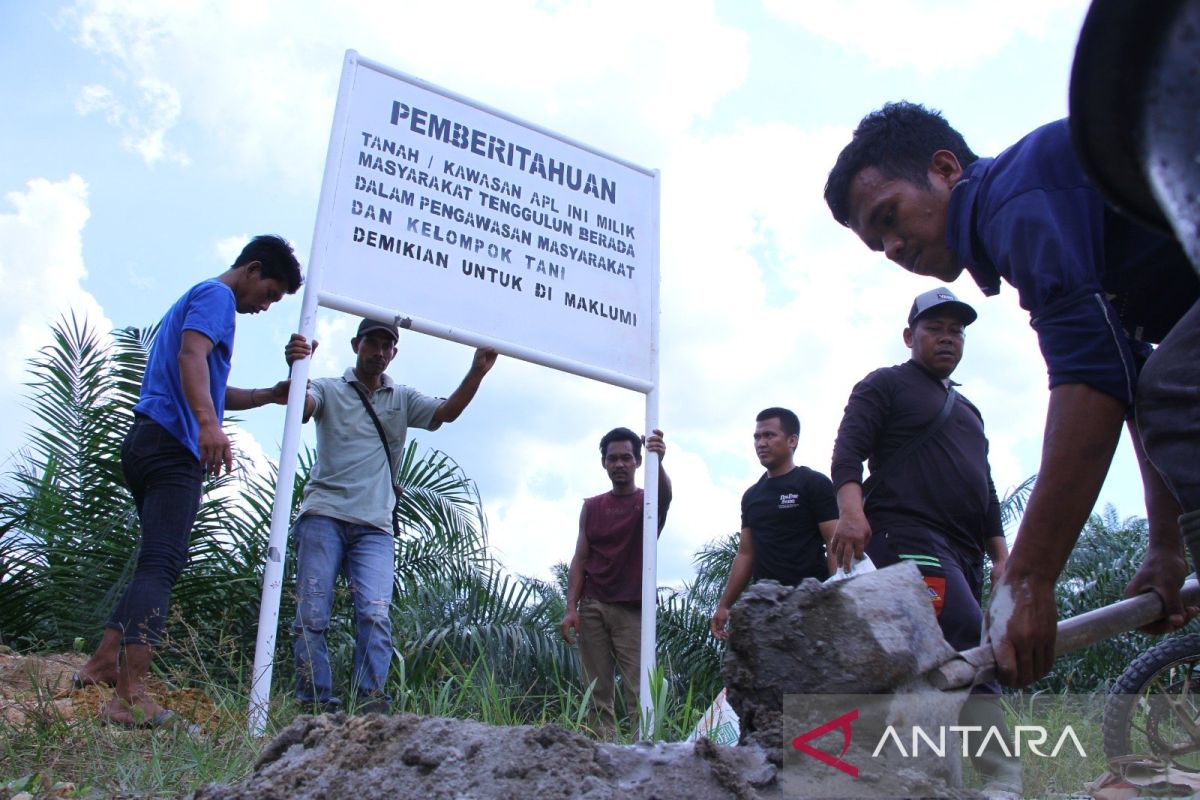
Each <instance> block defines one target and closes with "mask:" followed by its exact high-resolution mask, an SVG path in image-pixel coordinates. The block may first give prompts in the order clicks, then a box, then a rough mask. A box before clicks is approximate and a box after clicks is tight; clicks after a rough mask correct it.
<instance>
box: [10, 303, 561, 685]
mask: <svg viewBox="0 0 1200 800" xmlns="http://www.w3.org/2000/svg"><path fill="white" fill-rule="evenodd" d="M154 333H155V330H154V329H153V328H149V329H134V328H125V329H120V330H117V331H114V332H113V333H112V334H111V336H103V335H101V334H99V333H98V332H97V331H96V330H95V329H93V328H91V327H90V326H89V325H87V324H86V322H81V321H80V320H78V319H76V318H75V317H74V316H72V317H70V318H64V319H62V320H60V321H59V322H58V323H56V324H55V325H53V326H52V343H51V344H49V345H47V346H46V347H44V348H43V349H42V350H41V351H40V352H39V353H38V355H37V356H35V357H34V358H32V359H31V360H30V362H29V372H30V380H29V381H28V384H27V385H28V389H29V394H28V402H29V405H30V408H31V409H32V411H33V414H34V418H35V423H34V425H33V427H32V428H31V430H30V431H29V433H28V436H27V445H26V447H25V448H23V450H22V451H21V452H19V453H18V454H16V455H15V456H14V458H13V459H12V462H11V463H14V464H15V465H16V466H15V467H12V468H11V469H10V470H9V472H8V474H7V475H6V476H5V478H4V479H3V481H2V482H0V593H2V594H3V598H4V602H3V603H0V642H3V643H6V644H10V645H14V646H17V647H23V648H28V647H39V648H50V649H64V648H68V647H70V646H71V645H72V643H73V642H74V641H75V639H76V638H77V637H79V638H83V639H85V640H87V639H92V638H93V637H95V636H97V635H98V634H99V632H100V630H101V626H102V625H103V623H104V620H105V619H106V618H107V616H108V614H109V612H110V611H111V609H112V607H113V606H114V605H115V604H116V602H117V600H118V599H119V596H120V592H121V591H122V590H123V588H124V585H125V583H126V582H127V580H128V579H129V577H130V575H131V573H132V570H133V566H134V563H135V559H136V548H137V539H138V519H137V513H136V509H135V507H134V504H133V499H132V497H131V496H130V494H129V492H128V490H127V489H126V487H125V484H124V481H123V479H122V476H121V474H120V457H119V453H120V444H121V440H122V438H123V436H124V433H125V431H126V429H127V428H128V425H129V423H130V419H131V411H130V409H131V408H132V407H133V405H134V403H135V402H136V399H137V396H138V391H139V387H140V385H141V378H142V374H143V372H144V370H145V365H146V357H147V354H148V351H149V347H150V344H151V343H152V341H153V337H154ZM231 421H232V420H231ZM234 444H235V448H236V439H235V442H234ZM312 462H313V454H312V453H311V452H305V453H304V454H303V455H302V457H301V464H300V469H299V470H298V473H297V478H296V486H295V489H296V492H295V494H294V497H295V498H297V499H298V498H299V497H300V490H301V489H302V488H303V485H304V482H305V480H307V476H308V474H309V469H310V467H311V465H312ZM239 463H246V462H245V461H244V460H241V459H239ZM275 477H276V476H275V472H274V469H273V467H270V466H268V467H267V468H266V469H265V471H255V470H252V469H246V468H239V469H237V470H235V472H234V473H232V474H230V475H225V476H222V477H220V478H218V479H216V480H213V481H210V482H209V483H208V485H207V486H206V487H205V489H206V491H205V497H204V501H203V502H202V504H201V508H200V511H199V513H198V515H197V518H196V523H195V526H194V529H193V534H192V541H191V547H190V552H189V559H190V560H189V566H188V569H187V570H185V571H184V574H183V576H182V577H181V579H180V581H179V583H178V584H177V585H176V587H175V591H174V594H173V601H174V611H175V613H176V614H177V616H178V617H179V618H181V619H182V620H184V621H186V623H187V625H186V628H187V630H188V631H189V639H190V641H189V643H188V653H189V656H190V657H192V658H195V657H199V658H200V659H202V660H204V661H205V667H206V670H207V671H208V672H209V673H210V674H211V673H212V672H213V671H214V669H213V668H214V667H215V666H218V665H221V664H229V665H230V669H231V670H236V669H238V665H239V664H245V663H249V661H250V660H251V649H252V648H253V645H254V641H255V635H254V634H255V631H254V628H255V625H256V624H257V613H258V602H259V596H260V586H261V576H262V564H263V563H264V556H265V552H264V550H265V547H266V540H267V535H266V534H267V530H268V528H269V524H270V515H271V505H272V500H273V497H274V491H275V482H276V481H275ZM401 483H402V485H403V486H404V487H405V491H404V496H403V502H402V511H403V518H404V526H403V531H402V535H401V536H400V537H399V539H398V542H397V548H396V553H397V588H398V591H397V593H396V601H395V604H394V607H393V617H394V622H395V629H396V630H397V631H398V636H397V642H398V650H399V652H400V655H401V656H402V657H404V658H405V659H406V663H407V662H409V661H411V662H412V664H413V666H415V667H417V668H418V671H419V669H420V668H421V667H423V666H427V665H433V664H440V663H447V662H450V661H455V662H457V663H472V662H473V661H475V660H476V659H479V658H481V657H482V658H483V659H484V660H485V661H486V662H487V665H488V666H489V667H490V668H492V670H493V672H494V674H497V675H499V676H501V677H506V676H507V677H510V678H511V679H512V680H513V681H516V682H518V683H519V685H521V686H527V685H528V680H529V676H530V675H531V674H534V673H536V672H537V671H539V670H549V671H551V672H552V671H554V670H559V671H566V672H568V673H569V672H570V671H571V663H570V654H569V652H568V651H567V650H566V648H565V647H564V646H563V645H561V644H560V643H559V642H558V640H557V637H556V636H554V635H553V632H552V630H551V629H550V628H548V626H547V625H546V619H547V615H548V613H553V612H552V611H550V612H548V610H547V609H549V608H552V607H553V603H552V602H550V601H548V599H547V598H546V596H545V594H544V592H542V591H541V587H540V586H539V585H538V584H537V583H536V582H528V581H523V580H521V579H517V578H514V577H511V576H508V575H505V574H504V572H503V569H502V568H501V566H500V565H499V564H498V563H497V562H496V561H495V560H494V559H493V558H491V556H490V555H489V553H488V550H487V526H486V519H485V517H484V514H483V510H482V504H481V501H480V498H479V494H478V491H477V490H476V488H475V485H474V483H473V482H472V481H471V480H470V478H468V477H467V476H466V475H465V474H464V473H463V472H462V470H461V469H460V468H459V467H458V465H457V464H455V463H454V461H453V460H452V459H451V458H449V457H448V456H446V455H445V454H443V453H439V452H437V451H427V452H424V453H421V452H420V451H419V449H418V443H417V442H415V441H412V442H410V443H409V445H408V447H407V449H406V450H405V453H404V457H403V462H402V467H401ZM294 510H295V508H293V511H294ZM288 572H289V574H288V575H286V576H285V581H288V584H287V585H290V581H291V576H290V564H289V569H288ZM293 613H294V600H293V598H292V597H291V596H290V593H289V592H285V593H284V597H283V602H282V604H281V608H280V617H281V619H283V620H288V619H290V618H291V616H292V614H293ZM335 619H341V620H343V621H348V619H349V615H348V614H346V613H342V614H340V615H338V616H336V617H335ZM343 627H344V628H348V625H344V626H343ZM343 633H344V636H343V637H342V638H343V639H344V641H346V642H349V641H351V639H350V637H349V631H348V630H345V631H343ZM338 635H339V633H338V631H336V630H335V631H331V639H337V638H338ZM278 641H279V651H278V652H277V654H276V655H277V663H278V664H279V665H280V666H281V667H282V669H280V670H278V671H277V675H279V680H280V681H281V682H286V681H287V680H288V679H289V678H290V663H291V658H290V655H289V653H288V649H289V646H290V640H289V637H286V636H281V637H278ZM334 645H335V642H334V641H331V650H333V651H334V652H333V653H332V654H333V655H335V656H336V648H335V647H334ZM230 648H232V650H233V652H232V653H230V652H228V650H229V649H230ZM350 648H352V645H350V647H348V648H344V650H345V652H346V653H347V658H348V653H349V649H350ZM165 653H166V654H167V656H168V658H169V657H170V653H171V649H170V648H169V647H168V648H166V649H165ZM231 656H232V657H231ZM216 672H217V673H218V677H228V678H230V679H236V677H237V676H235V675H226V676H221V675H219V672H220V670H216ZM345 672H347V671H345V670H344V671H343V673H345ZM426 672H427V674H429V675H433V674H434V672H435V671H434V670H433V669H432V668H431V669H429V670H427V671H426ZM409 674H410V677H412V676H413V673H412V671H411V670H410V673H409Z"/></svg>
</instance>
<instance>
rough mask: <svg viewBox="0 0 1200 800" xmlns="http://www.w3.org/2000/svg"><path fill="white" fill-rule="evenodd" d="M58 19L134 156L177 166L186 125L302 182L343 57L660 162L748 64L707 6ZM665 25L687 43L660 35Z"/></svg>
mask: <svg viewBox="0 0 1200 800" xmlns="http://www.w3.org/2000/svg"><path fill="white" fill-rule="evenodd" d="M67 19H68V20H69V22H70V24H71V25H72V26H73V28H74V30H75V32H76V37H77V40H78V42H79V43H80V44H81V45H83V46H84V47H85V48H87V49H89V50H91V51H92V52H94V53H97V54H98V55H100V56H102V57H103V58H104V59H105V60H106V61H108V62H109V63H111V65H112V74H111V75H110V76H109V78H108V79H106V81H105V84H106V86H108V87H109V88H105V89H103V91H98V88H100V87H88V88H87V89H85V91H84V94H83V96H82V97H81V101H80V103H81V107H82V108H84V109H88V110H102V111H104V112H105V113H106V118H107V119H108V120H109V121H110V122H112V123H113V124H114V125H115V126H116V127H117V128H118V129H120V130H122V131H123V132H124V133H125V138H126V139H127V140H128V141H129V143H130V146H132V147H134V148H136V149H137V151H138V152H139V153H141V154H142V156H143V158H145V159H146V160H147V162H148V163H152V161H153V160H157V159H161V158H168V159H171V158H174V159H175V160H181V159H183V158H184V157H185V156H184V150H183V148H182V146H181V145H179V144H177V143H175V142H177V140H178V139H180V138H182V137H183V136H184V135H185V132H186V129H187V126H188V125H193V126H197V128H198V131H199V134H200V135H201V136H202V137H204V138H206V139H210V140H212V141H214V142H216V143H218V144H219V145H220V146H221V147H222V148H223V149H224V150H226V151H227V153H228V154H230V155H232V156H234V157H235V159H236V165H237V166H238V167H239V168H243V169H256V170H257V169H262V168H263V167H270V168H271V169H272V170H275V171H278V172H280V173H282V174H283V175H285V176H287V178H288V179H289V180H291V181H294V182H298V183H301V184H305V185H308V186H315V182H316V181H317V180H319V175H320V172H319V169H317V167H318V165H320V164H321V163H322V161H323V160H324V153H325V147H326V143H327V141H328V131H329V128H328V122H329V120H330V119H331V117H332V111H333V101H334V98H335V96H336V89H337V78H338V73H339V70H340V65H341V61H342V54H343V51H344V50H346V49H348V48H354V49H357V50H358V51H359V52H361V53H362V54H363V55H364V56H368V57H370V58H374V59H377V60H379V61H381V62H383V63H385V64H388V65H389V66H392V67H394V68H397V69H401V70H404V71H407V72H410V73H413V74H415V75H417V76H418V77H421V78H424V79H427V80H432V81H434V82H437V83H441V84H443V85H444V86H445V87H446V88H448V89H451V90H453V91H458V92H462V93H463V94H467V95H469V96H474V97H475V98H476V99H478V100H481V101H483V102H486V103H488V104H490V105H493V106H497V107H502V108H505V109H506V110H507V111H509V112H510V113H514V114H516V115H518V116H524V117H526V118H528V119H530V120H531V121H533V122H537V123H539V124H542V125H547V126H549V127H560V129H561V130H562V132H564V133H566V134H568V135H574V136H577V137H579V138H587V139H588V141H589V143H590V144H593V145H595V146H599V147H602V148H606V149H610V150H612V151H614V152H621V153H622V154H625V155H626V156H627V157H631V158H635V159H636V158H658V157H660V155H661V153H662V150H661V149H655V148H661V143H662V141H663V140H662V136H663V135H664V134H668V133H673V132H679V131H683V130H686V129H687V127H688V126H689V125H691V124H692V122H693V120H694V119H695V118H696V117H697V116H703V115H705V114H707V113H708V112H709V110H710V109H711V107H712V104H713V103H714V102H715V101H716V100H717V99H718V98H720V97H721V96H723V95H724V94H726V93H727V92H729V91H730V90H732V89H733V88H735V87H736V86H737V85H739V84H740V83H741V81H742V80H743V79H744V77H745V74H746V71H747V69H748V65H749V55H748V53H747V52H746V45H747V39H746V37H745V35H744V34H743V33H742V32H740V31H737V30H734V29H731V28H727V27H725V26H723V25H721V23H720V22H719V21H718V20H717V17H716V13H715V9H714V6H713V3H711V2H703V3H687V4H680V3H675V2H640V0H619V1H616V0H615V1H614V2H609V3H604V4H597V3H590V2H583V1H582V0H579V1H577V2H565V3H561V4H555V5H554V6H553V7H552V8H551V7H549V6H547V5H546V4H545V3H541V2H538V0H521V2H508V3H492V2H474V3H428V4H419V3H369V2H367V3H359V4H355V5H348V6H332V5H331V6H324V5H317V4H306V5H304V6H303V7H302V8H298V7H297V6H296V4H294V3H288V2H284V1H283V0H266V1H265V2H262V3H255V4H246V3H242V2H238V0H223V1H222V2H216V3H198V2H183V3H180V2H132V1H131V0H81V1H80V2H79V3H78V4H77V5H76V6H75V7H74V9H73V11H72V12H71V13H70V14H69V15H67ZM281 19H286V20H287V22H288V24H287V26H286V30H284V29H281V28H280V27H279V25H278V21H279V20H281ZM672 29H681V30H683V29H686V31H687V35H680V36H671V37H665V38H664V37H662V36H661V35H660V31H662V30H672ZM581 53H582V54H583V56H582V57H581V55H580V54H581ZM481 61H483V62H484V63H486V64H487V67H486V68H482V69H481V67H480V63H481ZM135 110H136V111H135ZM585 134H586V136H585Z"/></svg>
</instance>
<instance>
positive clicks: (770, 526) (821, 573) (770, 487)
mask: <svg viewBox="0 0 1200 800" xmlns="http://www.w3.org/2000/svg"><path fill="white" fill-rule="evenodd" d="M755 423H756V424H755V426H754V452H755V453H756V454H757V455H758V462H759V463H760V464H762V465H763V467H764V468H765V469H766V470H767V471H766V472H764V473H763V475H762V477H761V478H759V480H758V483H756V484H754V485H753V486H751V487H750V488H749V489H747V490H746V493H745V494H743V495H742V534H741V539H740V540H739V541H738V550H737V555H735V556H734V557H733V564H732V565H731V566H730V568H729V582H728V583H727V584H726V585H725V591H724V592H722V593H721V599H720V600H719V601H718V602H717V610H716V613H714V614H713V616H712V620H711V621H710V623H709V626H710V628H711V629H712V634H713V636H715V637H717V638H718V639H728V638H729V632H728V631H727V630H726V624H727V623H728V622H729V609H730V608H732V607H733V604H734V603H735V602H737V599H738V598H739V597H741V595H742V591H743V590H744V589H745V588H746V584H748V583H749V582H750V579H751V578H752V577H753V578H754V579H755V580H773V581H778V582H780V583H782V584H784V585H786V586H796V585H798V584H799V583H800V582H801V581H802V580H804V579H805V578H816V579H817V580H820V581H823V580H825V579H826V578H828V577H829V559H828V555H827V553H826V549H825V548H826V545H827V544H828V542H829V540H830V538H831V537H832V536H833V529H834V526H835V525H836V524H837V501H836V500H835V499H834V496H833V484H832V483H830V481H829V478H827V477H825V476H824V475H822V474H821V473H819V472H817V471H815V470H811V469H809V468H808V467H798V466H796V461H795V457H796V445H797V444H799V442H800V418H799V417H797V416H796V414H795V412H793V411H791V410H789V409H786V408H778V407H773V408H767V409H763V410H762V411H760V412H759V414H758V416H757V417H755Z"/></svg>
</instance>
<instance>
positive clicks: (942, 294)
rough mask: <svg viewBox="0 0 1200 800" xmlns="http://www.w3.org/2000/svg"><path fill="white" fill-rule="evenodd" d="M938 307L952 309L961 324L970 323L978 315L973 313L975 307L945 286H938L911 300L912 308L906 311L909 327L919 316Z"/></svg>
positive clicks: (946, 309) (945, 309)
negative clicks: (960, 320) (959, 317)
mask: <svg viewBox="0 0 1200 800" xmlns="http://www.w3.org/2000/svg"><path fill="white" fill-rule="evenodd" d="M938 308H940V309H942V310H944V311H952V312H954V313H956V314H958V315H959V316H961V317H962V322H963V325H970V324H971V323H972V322H974V321H975V318H976V317H977V316H979V315H978V314H976V313H975V309H973V308H971V307H970V306H969V305H967V304H966V303H964V302H963V301H962V300H959V299H958V298H957V297H955V296H954V292H952V291H950V290H949V289H947V288H946V287H945V286H939V287H938V288H936V289H930V290H929V291H928V292H924V293H922V294H919V295H917V299H916V300H913V304H912V309H911V310H910V311H909V312H908V325H909V327H910V328H911V327H912V325H913V323H914V322H916V321H917V320H918V319H919V318H921V317H923V316H925V315H926V314H928V313H929V312H931V311H933V310H934V309H938Z"/></svg>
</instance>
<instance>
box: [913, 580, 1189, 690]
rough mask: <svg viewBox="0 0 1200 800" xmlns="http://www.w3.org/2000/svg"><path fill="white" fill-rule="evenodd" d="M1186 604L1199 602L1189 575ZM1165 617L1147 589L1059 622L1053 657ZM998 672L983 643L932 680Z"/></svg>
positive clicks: (949, 682)
mask: <svg viewBox="0 0 1200 800" xmlns="http://www.w3.org/2000/svg"><path fill="white" fill-rule="evenodd" d="M1179 596H1180V600H1181V601H1182V602H1183V605H1184V607H1187V606H1195V605H1200V582H1197V580H1196V578H1194V577H1192V578H1188V579H1187V580H1186V581H1184V583H1183V586H1182V587H1180V589H1179ZM1162 616H1163V604H1162V600H1161V599H1160V598H1159V596H1158V595H1157V594H1156V593H1155V592H1146V593H1145V594H1139V595H1138V596H1137V597H1130V598H1129V599H1127V600H1121V601H1119V602H1116V603H1112V604H1111V605H1107V606H1103V607H1101V608H1097V609H1093V610H1092V611H1088V612H1086V613H1083V614H1079V615H1078V616H1075V617H1071V618H1070V619H1064V620H1063V621H1062V622H1060V623H1058V634H1057V636H1056V637H1055V640H1054V657H1055V658H1058V657H1059V656H1061V655H1066V654H1067V653H1073V652H1075V651H1076V650H1082V649H1083V648H1085V647H1088V646H1089V645H1093V644H1095V643H1096V642H1099V641H1102V640H1104V639H1110V638H1112V637H1113V636H1116V635H1117V634H1120V633H1126V632H1128V631H1131V630H1134V629H1136V628H1140V627H1142V626H1143V625H1149V624H1150V623H1151V622H1154V621H1155V620H1158V619H1161V618H1162ZM995 671H996V661H995V658H994V656H993V655H992V646H991V645H990V644H982V645H980V646H979V647H972V648H971V649H970V650H964V651H963V652H961V653H959V654H958V657H957V658H954V659H951V660H950V661H948V662H946V663H945V664H942V665H941V666H940V667H936V668H934V670H933V671H932V673H931V674H930V676H929V677H930V681H931V682H932V683H933V685H934V686H936V687H937V688H939V689H962V688H965V687H967V686H971V685H973V684H975V683H978V682H983V681H989V680H991V679H992V678H993V676H994V675H995Z"/></svg>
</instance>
